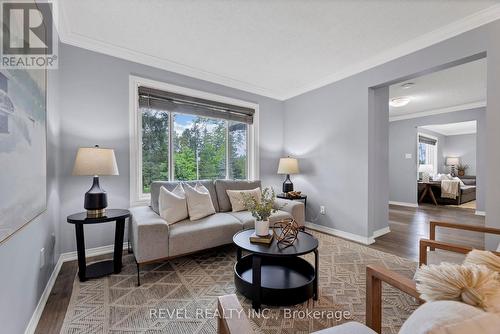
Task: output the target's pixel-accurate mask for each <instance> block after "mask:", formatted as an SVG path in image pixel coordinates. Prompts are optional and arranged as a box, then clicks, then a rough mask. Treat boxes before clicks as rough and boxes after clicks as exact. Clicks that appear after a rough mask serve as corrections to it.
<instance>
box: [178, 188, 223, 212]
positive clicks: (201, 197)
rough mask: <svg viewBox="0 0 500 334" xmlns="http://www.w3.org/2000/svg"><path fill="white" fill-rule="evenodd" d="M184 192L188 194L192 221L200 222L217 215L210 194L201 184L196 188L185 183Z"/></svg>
mask: <svg viewBox="0 0 500 334" xmlns="http://www.w3.org/2000/svg"><path fill="white" fill-rule="evenodd" d="M184 191H185V192H186V199H187V207H188V212H189V219H190V220H198V219H201V218H204V217H207V216H210V215H212V214H214V213H215V208H214V204H213V203H212V198H211V197H210V193H209V192H208V189H207V188H206V187H205V186H203V185H202V184H201V183H197V184H196V185H195V186H194V187H191V186H190V185H189V184H187V183H185V184H184Z"/></svg>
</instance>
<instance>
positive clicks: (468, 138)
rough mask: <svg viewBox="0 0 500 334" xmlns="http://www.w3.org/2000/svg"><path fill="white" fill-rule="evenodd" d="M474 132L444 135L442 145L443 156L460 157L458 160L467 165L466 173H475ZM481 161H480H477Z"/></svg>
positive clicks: (475, 143)
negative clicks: (444, 138)
mask: <svg viewBox="0 0 500 334" xmlns="http://www.w3.org/2000/svg"><path fill="white" fill-rule="evenodd" d="M476 145H477V141H476V134H475V133H474V134H468V135H455V136H446V141H445V143H444V145H443V155H444V156H445V157H460V162H461V163H463V164H467V165H469V169H467V171H466V173H467V175H476V149H477V147H476ZM478 162H479V163H482V161H478Z"/></svg>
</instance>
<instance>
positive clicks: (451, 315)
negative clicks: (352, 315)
mask: <svg viewBox="0 0 500 334" xmlns="http://www.w3.org/2000/svg"><path fill="white" fill-rule="evenodd" d="M437 227H440V228H454V229H460V230H464V231H475V232H482V233H491V234H497V235H500V229H495V228H489V227H481V226H471V225H463V224H454V223H445V222H431V223H430V233H429V239H422V240H420V256H419V265H422V264H427V262H428V252H429V251H431V252H432V251H434V250H435V249H441V250H445V251H449V252H454V253H458V254H462V255H465V254H467V253H468V252H470V251H471V250H472V248H470V247H466V246H462V245H458V244H453V243H448V242H442V241H437V240H436V228H437ZM494 253H495V254H497V255H499V256H500V252H497V251H495V252H494ZM434 260H435V261H439V259H434ZM382 282H384V283H387V284H389V285H391V286H392V287H394V288H396V289H398V290H400V291H401V292H403V293H406V294H408V295H409V296H411V297H414V298H415V299H416V300H417V301H418V302H420V303H421V304H422V305H421V306H420V307H418V308H417V310H416V311H415V312H413V314H412V315H411V316H410V317H409V318H408V319H407V320H406V322H405V323H404V324H403V326H402V327H401V330H400V332H399V333H400V334H422V333H429V334H430V333H432V334H434V333H436V334H438V333H439V334H448V333H457V334H458V333H478V334H479V333H484V334H494V333H497V332H498V328H500V315H497V314H494V313H488V312H484V311H482V310H480V309H478V308H475V307H473V306H470V305H468V304H465V303H460V302H457V301H434V302H428V303H424V301H423V300H421V299H420V294H419V293H418V291H417V288H416V282H415V281H413V280H412V279H410V278H408V277H404V276H402V275H401V274H398V273H396V272H393V271H391V270H389V269H386V268H383V267H380V266H374V265H368V266H367V267H366V324H365V325H363V324H360V323H357V322H348V323H344V324H342V325H339V326H335V327H331V328H327V329H324V330H321V331H318V332H316V334H350V333H356V334H375V333H381V332H382ZM241 310H242V307H241V305H240V303H239V301H238V299H237V298H236V295H226V296H221V297H219V298H218V311H219V314H220V315H221V317H219V320H218V333H219V334H251V333H254V331H253V329H252V324H251V323H250V320H249V319H248V318H247V317H246V315H245V312H241ZM230 314H233V315H235V316H228V315H230Z"/></svg>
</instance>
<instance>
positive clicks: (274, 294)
mask: <svg viewBox="0 0 500 334" xmlns="http://www.w3.org/2000/svg"><path fill="white" fill-rule="evenodd" d="M255 256H257V257H258V258H260V259H257V261H254V257H255ZM259 262H260V266H259ZM259 267H260V285H256V286H254V284H253V279H254V277H255V275H254V270H257V271H258V269H259ZM257 277H258V276H257ZM315 277H316V273H315V270H314V267H313V266H312V265H311V264H310V263H309V262H307V261H306V260H304V259H303V258H300V257H296V256H292V257H268V256H260V255H254V254H250V255H247V256H244V257H242V258H241V259H240V260H238V262H237V263H236V264H235V266H234V282H235V285H236V289H237V290H238V291H239V292H240V293H241V294H242V295H244V296H245V297H247V298H249V299H251V300H252V301H253V306H254V308H258V307H260V304H265V305H275V306H285V305H295V304H299V303H302V302H304V301H306V300H308V299H310V298H312V297H315V298H316V296H314V281H315Z"/></svg>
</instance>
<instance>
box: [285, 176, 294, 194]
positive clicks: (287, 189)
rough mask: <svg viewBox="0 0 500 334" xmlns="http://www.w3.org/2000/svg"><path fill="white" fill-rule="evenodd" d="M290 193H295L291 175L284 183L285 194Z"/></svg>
mask: <svg viewBox="0 0 500 334" xmlns="http://www.w3.org/2000/svg"><path fill="white" fill-rule="evenodd" d="M290 191H293V183H292V181H291V180H290V174H286V179H285V181H284V182H283V193H284V194H286V193H289V192H290Z"/></svg>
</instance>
